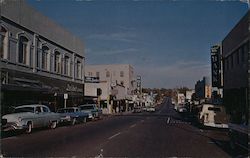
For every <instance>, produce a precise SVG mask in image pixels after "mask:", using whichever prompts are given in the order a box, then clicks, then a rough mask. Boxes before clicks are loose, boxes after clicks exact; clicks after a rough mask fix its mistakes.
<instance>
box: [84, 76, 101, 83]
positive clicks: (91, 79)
mask: <svg viewBox="0 0 250 158" xmlns="http://www.w3.org/2000/svg"><path fill="white" fill-rule="evenodd" d="M85 82H87V83H99V82H100V79H99V77H89V76H85Z"/></svg>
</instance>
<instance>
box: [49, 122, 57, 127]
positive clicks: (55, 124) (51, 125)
mask: <svg viewBox="0 0 250 158" xmlns="http://www.w3.org/2000/svg"><path fill="white" fill-rule="evenodd" d="M56 126H57V122H56V121H53V122H51V124H50V128H51V129H55V128H56Z"/></svg>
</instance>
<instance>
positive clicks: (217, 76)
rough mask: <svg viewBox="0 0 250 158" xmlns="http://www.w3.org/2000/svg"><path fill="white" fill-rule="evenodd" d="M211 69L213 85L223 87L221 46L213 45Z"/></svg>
mask: <svg viewBox="0 0 250 158" xmlns="http://www.w3.org/2000/svg"><path fill="white" fill-rule="evenodd" d="M211 71H212V86H213V87H218V88H221V87H222V84H221V75H222V74H221V54H220V46H218V45H215V46H212V47H211Z"/></svg>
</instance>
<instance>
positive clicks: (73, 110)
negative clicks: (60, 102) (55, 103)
mask: <svg viewBox="0 0 250 158" xmlns="http://www.w3.org/2000/svg"><path fill="white" fill-rule="evenodd" d="M57 113H59V115H60V116H61V122H62V123H70V124H71V125H74V124H76V123H78V122H86V121H87V118H88V116H89V115H88V113H85V112H82V111H80V109H79V108H78V107H68V108H62V109H58V110H57Z"/></svg>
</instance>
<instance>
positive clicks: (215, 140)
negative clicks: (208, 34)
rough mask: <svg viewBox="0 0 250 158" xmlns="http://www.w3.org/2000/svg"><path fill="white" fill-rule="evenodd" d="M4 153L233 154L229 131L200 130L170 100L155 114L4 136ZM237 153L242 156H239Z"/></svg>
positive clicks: (97, 155)
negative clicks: (179, 112)
mask: <svg viewBox="0 0 250 158" xmlns="http://www.w3.org/2000/svg"><path fill="white" fill-rule="evenodd" d="M1 150H2V155H3V156H4V157H219V158H221V157H231V156H236V155H238V154H239V153H231V150H230V149H229V144H228V136H227V131H220V130H214V129H200V128H198V127H197V126H194V125H193V123H192V122H191V120H190V119H188V118H185V117H184V116H181V115H180V114H178V113H177V112H175V111H174V109H173V106H172V105H171V102H170V99H168V98H167V99H165V100H164V102H163V104H161V105H159V106H158V107H157V111H156V112H154V113H145V112H144V113H136V114H127V115H120V116H111V117H104V118H103V119H102V120H98V121H94V122H87V123H86V124H78V125H75V126H61V127H58V128H56V129H39V130H36V131H34V132H33V133H31V134H18V135H14V136H9V137H5V138H2V139H1ZM235 154H236V155H235Z"/></svg>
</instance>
